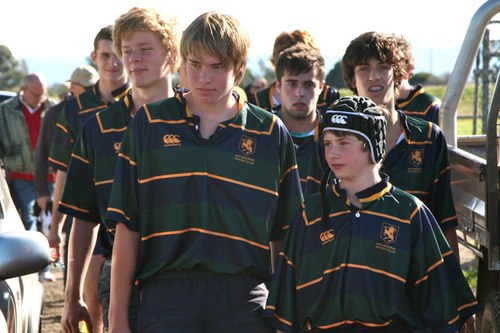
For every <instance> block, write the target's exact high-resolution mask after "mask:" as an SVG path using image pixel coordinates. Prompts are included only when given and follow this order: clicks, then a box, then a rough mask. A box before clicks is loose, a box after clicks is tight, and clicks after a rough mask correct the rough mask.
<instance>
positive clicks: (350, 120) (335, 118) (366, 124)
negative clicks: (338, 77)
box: [321, 96, 387, 163]
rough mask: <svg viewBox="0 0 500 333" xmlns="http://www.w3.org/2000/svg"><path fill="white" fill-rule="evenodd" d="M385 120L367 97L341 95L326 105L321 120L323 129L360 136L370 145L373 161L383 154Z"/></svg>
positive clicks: (375, 161) (376, 160)
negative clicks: (326, 107)
mask: <svg viewBox="0 0 500 333" xmlns="http://www.w3.org/2000/svg"><path fill="white" fill-rule="evenodd" d="M386 126H387V121H386V119H385V117H384V115H383V114H382V113H381V111H380V108H379V107H377V105H376V104H375V103H374V102H373V101H372V100H371V99H369V98H367V97H359V96H346V97H341V98H339V99H338V100H337V101H335V102H334V103H333V104H332V105H330V106H329V107H328V109H327V110H326V112H325V114H324V115H323V117H322V120H321V127H322V130H323V133H324V132H325V131H330V130H333V131H344V132H350V133H355V134H358V135H360V136H362V137H363V138H364V139H365V140H366V142H368V144H369V145H370V156H371V159H372V161H373V163H378V162H380V161H382V159H383V158H384V155H385V138H386Z"/></svg>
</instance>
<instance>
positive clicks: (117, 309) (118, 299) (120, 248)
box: [109, 223, 140, 333]
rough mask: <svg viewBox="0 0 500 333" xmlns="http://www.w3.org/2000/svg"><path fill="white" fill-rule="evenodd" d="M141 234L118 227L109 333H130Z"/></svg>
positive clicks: (122, 225)
mask: <svg viewBox="0 0 500 333" xmlns="http://www.w3.org/2000/svg"><path fill="white" fill-rule="evenodd" d="M139 240H140V239H139V233H138V232H135V231H132V230H130V229H128V228H127V227H126V226H125V225H124V224H123V223H118V225H117V226H116V235H115V242H114V245H113V257H112V260H111V261H112V265H111V299H110V304H109V333H129V332H130V327H129V324H128V307H129V300H130V294H131V289H132V284H133V282H134V273H135V268H136V261H137V257H138V251H139Z"/></svg>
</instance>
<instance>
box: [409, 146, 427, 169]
mask: <svg viewBox="0 0 500 333" xmlns="http://www.w3.org/2000/svg"><path fill="white" fill-rule="evenodd" d="M410 163H411V164H412V165H414V166H421V165H422V164H423V163H424V151H423V150H422V149H416V150H413V151H412V152H410Z"/></svg>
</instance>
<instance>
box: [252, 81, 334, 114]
mask: <svg viewBox="0 0 500 333" xmlns="http://www.w3.org/2000/svg"><path fill="white" fill-rule="evenodd" d="M275 89H276V83H273V84H271V85H270V86H269V87H267V88H265V89H262V90H259V91H257V92H256V93H255V94H253V95H249V96H248V102H249V103H252V104H255V105H257V106H260V107H261V108H263V109H264V110H267V111H271V110H277V109H278V108H279V106H280V105H279V104H276V103H275V102H274V98H273V96H274V91H275ZM339 98H340V93H339V92H338V90H337V89H335V88H334V87H332V86H330V85H328V84H325V85H324V87H323V90H322V91H321V94H320V95H319V97H318V103H317V105H316V107H317V108H318V110H319V111H320V112H321V113H323V112H324V111H325V110H326V109H327V108H328V107H329V106H330V105H331V104H332V103H333V102H334V101H336V100H337V99H339Z"/></svg>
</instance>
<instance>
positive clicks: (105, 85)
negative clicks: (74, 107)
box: [98, 77, 127, 103]
mask: <svg viewBox="0 0 500 333" xmlns="http://www.w3.org/2000/svg"><path fill="white" fill-rule="evenodd" d="M126 83H127V78H126V77H124V78H123V79H122V80H116V81H107V80H99V85H98V88H99V95H100V96H101V98H102V99H103V100H105V101H108V102H111V103H114V102H115V97H114V96H113V94H112V92H113V91H115V90H116V89H118V88H120V87H123V86H124V85H125V84H126Z"/></svg>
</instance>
